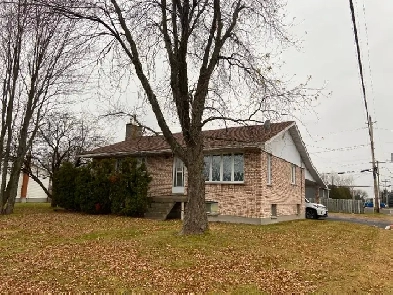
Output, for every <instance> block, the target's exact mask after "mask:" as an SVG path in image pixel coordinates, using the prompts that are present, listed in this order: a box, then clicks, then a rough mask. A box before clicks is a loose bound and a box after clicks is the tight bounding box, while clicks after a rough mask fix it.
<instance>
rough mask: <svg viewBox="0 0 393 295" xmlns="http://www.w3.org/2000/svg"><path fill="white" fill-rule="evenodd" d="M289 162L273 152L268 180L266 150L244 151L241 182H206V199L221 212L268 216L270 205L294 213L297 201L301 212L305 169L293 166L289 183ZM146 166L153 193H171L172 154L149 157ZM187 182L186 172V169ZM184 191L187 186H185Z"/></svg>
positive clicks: (150, 191) (247, 215)
mask: <svg viewBox="0 0 393 295" xmlns="http://www.w3.org/2000/svg"><path fill="white" fill-rule="evenodd" d="M291 165H292V164H291V163H289V162H287V161H285V160H283V159H280V158H277V157H274V156H272V181H271V185H268V184H267V153H265V152H262V153H259V152H245V153H244V183H242V184H225V183H220V184H218V183H217V184H206V200H211V201H216V202H218V207H219V212H220V214H221V215H234V216H242V217H249V218H270V217H271V205H272V204H276V205H277V215H278V216H286V215H296V214H297V213H298V206H297V205H298V204H300V214H301V215H302V216H303V215H304V195H305V183H304V169H302V168H300V167H298V166H297V167H296V182H295V184H292V183H291ZM147 169H148V171H149V173H150V175H151V176H152V178H153V179H152V182H151V184H150V190H149V193H150V195H152V196H167V195H171V194H172V182H173V179H172V175H173V157H172V156H166V157H165V156H154V157H148V159H147ZM185 182H186V185H187V173H185ZM186 191H187V190H186ZM186 191H185V192H186Z"/></svg>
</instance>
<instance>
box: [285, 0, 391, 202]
mask: <svg viewBox="0 0 393 295" xmlns="http://www.w3.org/2000/svg"><path fill="white" fill-rule="evenodd" d="M288 2H289V3H288V13H289V15H290V16H293V17H296V20H295V22H296V23H297V25H296V26H295V27H294V28H293V29H292V31H293V33H294V34H295V35H297V36H299V37H300V38H301V39H302V40H303V46H302V47H303V48H302V49H301V50H300V51H296V50H290V51H287V52H285V54H284V59H285V61H286V65H285V71H287V72H288V73H296V74H297V77H298V78H300V77H305V76H306V75H312V77H313V80H312V85H313V86H316V87H318V86H320V85H323V83H324V81H325V80H326V81H327V83H328V84H327V86H326V90H327V92H330V91H332V95H331V96H329V97H327V98H321V99H320V101H319V103H320V104H319V105H318V107H316V108H315V111H316V115H314V114H309V115H305V114H303V115H300V118H301V121H302V123H300V122H298V124H299V128H300V131H301V133H302V137H303V140H304V142H305V143H306V145H307V148H308V151H309V153H310V154H311V158H312V161H313V163H314V165H315V166H316V168H317V170H318V171H319V172H320V173H322V172H330V171H336V172H340V171H353V170H354V171H356V172H357V173H352V174H351V175H353V177H354V178H355V184H356V185H370V186H371V185H372V183H373V182H372V174H370V173H359V171H360V170H361V169H366V168H369V167H370V165H371V164H369V163H368V162H370V161H371V151H370V146H369V142H370V141H369V136H368V131H367V129H366V128H365V127H366V124H365V123H366V113H365V107H364V102H363V98H362V95H361V88H360V76H359V74H358V73H359V71H358V66H357V59H356V48H355V42H354V36H353V28H352V22H351V16H350V9H349V3H348V1H343V0H329V1H315V0H297V1H288ZM354 5H355V10H356V17H357V25H358V30H359V38H360V41H361V52H362V60H363V64H364V65H363V67H364V70H365V81H366V91H367V95H368V103H369V111H370V115H371V116H372V117H373V121H376V123H375V136H374V139H375V147H376V158H377V160H379V161H386V160H387V159H390V153H391V152H393V138H392V137H393V127H392V123H391V122H392V121H391V115H390V113H391V109H392V107H393V101H392V100H391V99H390V97H389V96H390V93H391V91H390V87H389V85H390V84H391V83H392V82H391V78H392V75H391V74H392V71H393V58H391V53H392V48H393V42H391V38H390V36H392V35H393V26H392V20H391V15H393V1H371V0H356V1H354ZM364 8H365V9H364ZM366 27H367V30H366ZM305 32H307V33H305ZM367 37H368V38H367ZM367 40H368V42H367ZM367 43H368V45H367ZM370 68H371V75H370ZM299 81H300V80H299ZM362 128H363V129H362ZM363 145H367V146H363ZM343 147H344V148H345V147H354V149H352V150H347V151H343V150H341V151H340V150H338V151H331V152H329V151H327V150H326V149H340V148H343ZM392 169H393V164H390V163H386V164H381V165H380V171H381V172H380V173H381V180H383V179H389V180H390V178H391V173H390V170H392ZM348 175H349V174H348ZM381 186H382V184H381ZM367 191H368V192H369V195H371V194H372V189H371V188H369V189H367Z"/></svg>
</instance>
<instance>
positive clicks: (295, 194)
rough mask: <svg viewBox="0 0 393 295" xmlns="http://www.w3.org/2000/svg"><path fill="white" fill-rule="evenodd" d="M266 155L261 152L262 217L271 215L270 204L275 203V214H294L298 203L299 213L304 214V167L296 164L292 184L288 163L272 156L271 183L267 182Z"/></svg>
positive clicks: (290, 164) (289, 164)
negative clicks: (294, 178)
mask: <svg viewBox="0 0 393 295" xmlns="http://www.w3.org/2000/svg"><path fill="white" fill-rule="evenodd" d="M267 156H268V154H267V153H265V152H263V153H262V156H261V160H262V204H263V206H262V214H261V215H262V217H265V218H267V217H270V216H271V205H272V204H276V205H277V216H283V215H296V214H297V213H298V206H297V205H298V204H299V205H300V213H299V214H301V215H302V216H303V215H304V195H305V178H304V176H305V174H304V173H305V172H304V169H303V168H301V167H299V166H296V181H295V183H294V184H292V180H291V167H292V163H289V162H287V161H285V160H283V159H281V158H278V157H275V156H272V157H271V159H272V160H271V161H272V175H271V184H270V185H269V184H268V183H267Z"/></svg>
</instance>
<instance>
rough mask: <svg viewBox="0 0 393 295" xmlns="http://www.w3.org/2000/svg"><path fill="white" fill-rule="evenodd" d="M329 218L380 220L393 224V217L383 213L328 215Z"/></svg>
mask: <svg viewBox="0 0 393 295" xmlns="http://www.w3.org/2000/svg"><path fill="white" fill-rule="evenodd" d="M329 216H331V217H342V218H360V219H369V220H380V221H387V222H389V221H391V222H392V224H393V215H390V214H383V213H365V214H351V213H330V212H329Z"/></svg>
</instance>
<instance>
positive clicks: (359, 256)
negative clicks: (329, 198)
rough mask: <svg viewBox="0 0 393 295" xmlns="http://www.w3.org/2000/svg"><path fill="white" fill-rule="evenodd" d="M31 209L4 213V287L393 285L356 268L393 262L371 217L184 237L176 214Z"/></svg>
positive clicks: (0, 247) (320, 288)
mask: <svg viewBox="0 0 393 295" xmlns="http://www.w3.org/2000/svg"><path fill="white" fill-rule="evenodd" d="M41 210H42V208H41ZM22 211H23V210H22ZM33 212H34V211H31V210H30V213H31V214H21V215H14V216H6V217H2V218H0V232H1V233H2V234H1V237H2V239H1V240H0V261H1V265H2V267H1V268H0V276H1V277H2V279H1V283H0V292H22V291H28V292H42V291H50V292H56V291H73V292H77V291H89V292H93V291H97V292H100V291H101V292H104V291H127V290H128V291H136V292H153V291H155V292H159V293H168V292H171V293H173V292H177V293H178V292H182V293H184V292H233V291H239V290H240V291H239V292H240V293H248V292H249V291H250V290H252V291H253V292H254V291H255V290H256V291H258V290H259V292H267V293H291V292H296V293H309V292H329V291H332V290H333V291H336V292H338V291H340V290H344V289H345V288H347V291H348V292H355V291H356V292H357V291H359V292H368V291H370V290H373V291H379V292H383V291H386V290H389V289H387V288H391V287H392V285H391V284H390V283H389V282H388V283H386V282H385V281H384V280H382V279H381V280H374V281H366V280H363V279H362V277H361V276H359V274H361V273H364V272H367V271H370V272H371V273H375V274H376V276H377V277H379V278H382V277H383V276H384V275H386V274H387V273H389V272H390V269H391V267H392V266H393V265H392V260H391V259H384V260H383V261H382V256H381V257H374V256H373V253H374V252H373V251H375V250H376V249H381V250H385V251H387V250H386V249H385V248H384V245H385V244H383V243H381V241H380V239H381V238H383V239H385V241H384V242H389V241H390V242H392V241H393V239H392V236H393V235H390V236H389V235H386V233H385V232H383V230H378V229H375V228H371V227H365V226H359V225H348V226H343V224H342V223H338V222H335V223H328V222H317V223H315V222H313V221H298V222H289V223H285V224H279V225H273V226H245V225H233V224H230V225H228V224H212V225H211V231H210V233H208V234H206V235H202V236H196V237H184V236H179V235H178V234H177V233H178V231H179V229H180V225H181V224H180V222H179V221H167V222H159V221H150V220H144V219H131V218H123V217H114V216H89V215H81V214H70V213H59V212H57V213H56V212H55V213H54V212H52V211H50V210H49V209H48V211H46V212H45V211H44V212H40V213H38V214H33ZM386 232H388V231H386ZM388 233H390V232H388ZM349 257H351V258H349ZM354 257H356V258H354ZM382 262H383V263H384V264H381V263H382ZM384 266H386V269H385V268H384ZM337 282H340V284H341V286H340V285H339V284H338V283H337ZM389 284H390V285H389Z"/></svg>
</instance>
